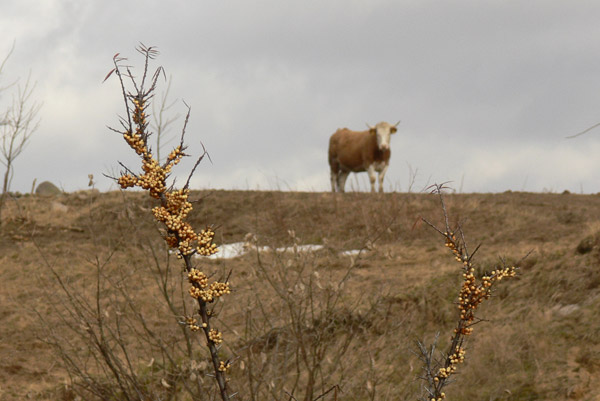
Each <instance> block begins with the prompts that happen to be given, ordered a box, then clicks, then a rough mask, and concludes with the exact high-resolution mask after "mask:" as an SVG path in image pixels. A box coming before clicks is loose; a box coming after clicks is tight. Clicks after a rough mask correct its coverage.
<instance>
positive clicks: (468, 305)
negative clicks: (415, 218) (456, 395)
mask: <svg viewBox="0 0 600 401" xmlns="http://www.w3.org/2000/svg"><path fill="white" fill-rule="evenodd" d="M433 187H434V189H433V191H432V192H433V193H437V194H438V195H439V198H440V203H441V207H442V212H443V215H444V225H445V227H444V229H443V230H441V229H439V228H438V227H436V226H435V225H433V224H432V223H430V222H429V221H427V220H426V219H422V220H423V222H425V223H426V224H428V225H429V226H430V227H432V228H433V229H434V230H436V231H437V232H438V233H440V234H441V235H442V236H443V237H444V242H445V246H446V247H447V248H448V249H449V250H450V251H451V252H452V255H453V256H454V259H455V260H456V261H457V262H458V263H460V265H461V270H462V278H463V281H462V285H461V288H460V291H459V294H458V300H457V307H458V310H459V318H458V320H457V323H456V327H455V329H454V331H453V334H452V336H451V338H450V345H449V346H448V350H447V352H445V353H443V358H442V360H436V359H435V356H434V353H435V346H436V343H437V336H436V339H435V341H434V343H433V345H432V346H431V348H429V349H428V348H427V347H425V346H424V345H423V344H422V343H420V342H418V343H417V345H418V347H419V351H420V358H421V360H422V361H423V362H424V370H425V375H424V377H422V379H424V381H425V382H426V383H427V384H426V385H425V386H424V387H425V391H426V392H427V395H426V397H424V398H423V399H424V400H427V401H442V400H444V399H445V397H446V395H445V393H444V392H443V391H442V390H443V388H444V387H445V386H446V385H447V384H449V383H450V382H451V381H450V377H451V376H452V375H453V374H455V373H456V371H457V370H458V366H459V365H460V364H461V363H463V362H464V360H465V355H466V350H465V346H464V345H465V341H466V338H467V336H469V335H471V334H472V333H473V326H474V325H475V324H477V323H479V322H481V321H482V320H481V319H479V318H477V317H476V316H475V311H476V310H477V308H478V307H479V306H480V305H481V304H482V303H483V301H485V300H487V299H489V298H490V297H491V294H492V289H493V287H494V285H495V284H496V283H497V282H498V281H500V280H502V279H503V278H510V277H514V276H515V275H516V270H517V267H515V266H514V265H508V266H507V265H506V263H505V261H502V266H500V267H496V268H495V269H494V270H493V271H492V272H490V273H484V274H483V275H482V276H481V277H477V276H476V275H475V272H476V265H475V263H474V260H473V257H474V255H475V253H477V251H478V250H479V246H477V248H475V250H474V251H473V252H472V253H469V251H468V247H467V242H466V240H465V237H464V232H463V230H462V227H461V226H460V224H458V225H457V226H456V227H455V228H454V229H452V228H451V226H450V223H449V219H448V212H447V210H446V205H445V203H444V197H443V194H442V191H443V189H445V187H444V185H443V184H441V185H438V184H436V185H434V186H433Z"/></svg>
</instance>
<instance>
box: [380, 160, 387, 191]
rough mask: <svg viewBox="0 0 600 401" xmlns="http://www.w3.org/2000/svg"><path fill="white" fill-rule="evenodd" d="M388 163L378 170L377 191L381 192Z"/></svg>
mask: <svg viewBox="0 0 600 401" xmlns="http://www.w3.org/2000/svg"><path fill="white" fill-rule="evenodd" d="M388 166H389V164H386V165H385V166H384V167H383V168H382V169H381V171H380V172H379V192H383V177H384V176H385V172H386V171H387V169H388Z"/></svg>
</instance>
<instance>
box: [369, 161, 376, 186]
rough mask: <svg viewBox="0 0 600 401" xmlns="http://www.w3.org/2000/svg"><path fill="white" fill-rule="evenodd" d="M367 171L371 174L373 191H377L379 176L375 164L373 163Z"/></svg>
mask: <svg viewBox="0 0 600 401" xmlns="http://www.w3.org/2000/svg"><path fill="white" fill-rule="evenodd" d="M367 173H368V174H369V182H370V183H371V192H375V179H376V178H377V177H376V174H377V173H376V172H375V165H373V164H371V165H370V166H369V168H367Z"/></svg>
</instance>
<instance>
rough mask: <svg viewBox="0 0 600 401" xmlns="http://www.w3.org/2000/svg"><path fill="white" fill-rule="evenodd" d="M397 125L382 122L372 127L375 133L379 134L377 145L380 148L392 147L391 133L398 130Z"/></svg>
mask: <svg viewBox="0 0 600 401" xmlns="http://www.w3.org/2000/svg"><path fill="white" fill-rule="evenodd" d="M396 125H398V124H396ZM396 125H392V124H389V123H386V122H380V123H377V125H375V127H373V128H372V129H375V135H376V136H377V147H378V148H379V149H381V150H388V149H389V148H390V135H391V134H393V133H394V132H396Z"/></svg>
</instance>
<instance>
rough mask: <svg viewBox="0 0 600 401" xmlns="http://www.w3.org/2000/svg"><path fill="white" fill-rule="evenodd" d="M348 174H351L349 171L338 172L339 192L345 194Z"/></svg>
mask: <svg viewBox="0 0 600 401" xmlns="http://www.w3.org/2000/svg"><path fill="white" fill-rule="evenodd" d="M348 174H350V173H349V172H348V171H338V176H337V185H338V191H339V192H344V188H345V186H346V179H347V178H348Z"/></svg>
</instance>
